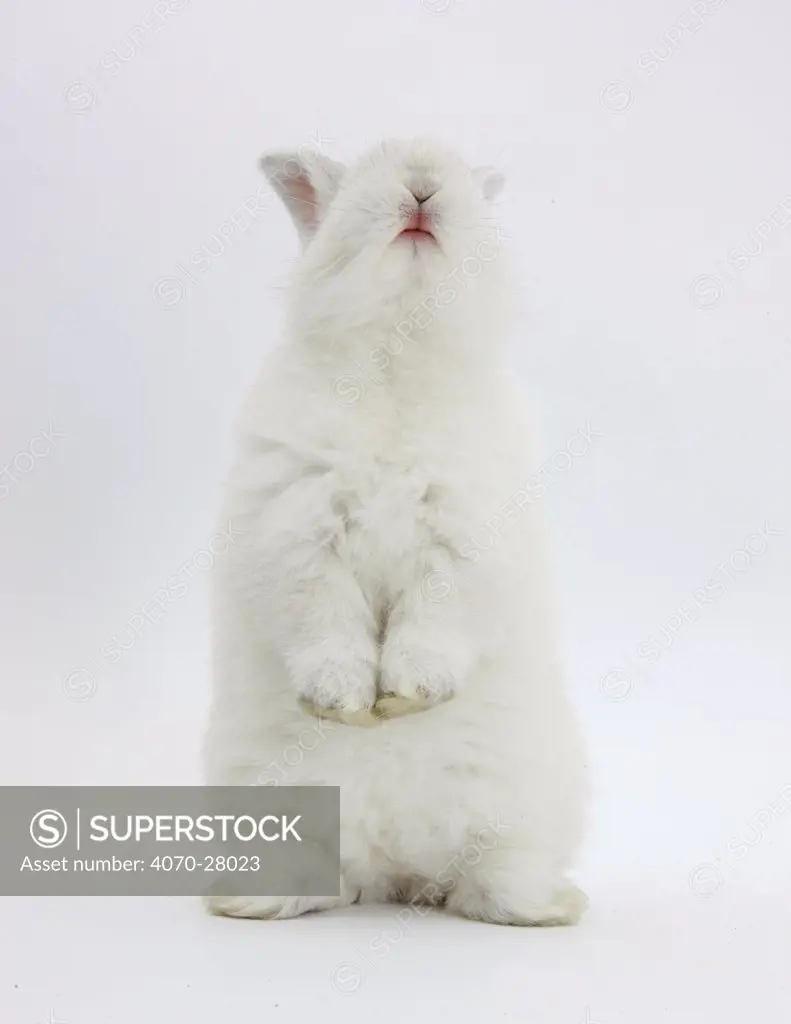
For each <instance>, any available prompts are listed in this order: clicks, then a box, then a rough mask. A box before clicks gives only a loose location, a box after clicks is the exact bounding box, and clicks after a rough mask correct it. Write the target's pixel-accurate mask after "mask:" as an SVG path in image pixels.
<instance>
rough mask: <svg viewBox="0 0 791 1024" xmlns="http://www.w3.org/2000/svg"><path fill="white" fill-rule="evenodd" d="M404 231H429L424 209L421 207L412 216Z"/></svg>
mask: <svg viewBox="0 0 791 1024" xmlns="http://www.w3.org/2000/svg"><path fill="white" fill-rule="evenodd" d="M403 230H404V231H428V220H427V219H426V215H425V214H424V213H423V207H422V206H419V207H418V208H417V210H415V212H414V213H413V214H412V215H411V216H410V218H409V220H408V221H407V222H406V224H405V225H404V228H403Z"/></svg>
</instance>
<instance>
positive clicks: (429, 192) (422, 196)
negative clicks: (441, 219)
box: [407, 181, 438, 203]
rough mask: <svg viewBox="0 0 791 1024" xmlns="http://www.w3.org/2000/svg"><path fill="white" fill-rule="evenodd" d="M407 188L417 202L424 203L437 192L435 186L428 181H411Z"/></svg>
mask: <svg viewBox="0 0 791 1024" xmlns="http://www.w3.org/2000/svg"><path fill="white" fill-rule="evenodd" d="M407 188H408V189H409V191H410V192H411V193H412V195H413V196H414V197H415V199H417V201H418V203H425V202H426V200H427V199H431V197H432V196H433V195H435V194H436V193H437V192H438V188H437V186H436V185H434V184H433V183H431V182H428V181H412V182H410V183H409V185H407Z"/></svg>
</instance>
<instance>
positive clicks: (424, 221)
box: [398, 207, 436, 242]
mask: <svg viewBox="0 0 791 1024" xmlns="http://www.w3.org/2000/svg"><path fill="white" fill-rule="evenodd" d="M398 238H406V239H409V240H412V241H414V242H421V241H432V242H436V238H435V237H434V232H433V231H432V230H431V225H430V223H429V218H428V217H427V215H426V212H425V211H424V210H422V209H421V208H420V207H418V209H417V210H415V211H413V212H412V213H411V214H410V215H409V217H408V218H407V220H406V222H405V223H404V226H403V228H402V229H401V231H400V232H399V233H398Z"/></svg>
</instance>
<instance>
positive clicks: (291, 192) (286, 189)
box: [279, 161, 319, 236]
mask: <svg viewBox="0 0 791 1024" xmlns="http://www.w3.org/2000/svg"><path fill="white" fill-rule="evenodd" d="M279 183H280V187H281V189H282V195H283V199H284V201H285V203H286V206H288V208H289V210H290V211H291V216H292V217H293V218H294V220H295V222H296V224H297V229H298V230H299V232H300V233H301V234H302V235H306V236H310V235H312V234H313V232H314V231H315V230H316V225H317V224H318V221H319V209H318V193H317V192H316V189H315V188H314V186H313V184H312V183H311V180H310V177H309V176H308V173H307V171H306V170H305V168H304V167H299V166H298V165H297V163H296V162H295V161H288V162H287V163H286V165H285V167H284V168H283V173H282V174H281V176H280V177H279Z"/></svg>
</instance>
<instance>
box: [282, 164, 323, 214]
mask: <svg viewBox="0 0 791 1024" xmlns="http://www.w3.org/2000/svg"><path fill="white" fill-rule="evenodd" d="M286 187H287V188H288V191H289V192H290V193H291V196H292V198H293V199H294V200H296V202H298V203H299V204H300V205H302V206H305V207H312V210H311V209H306V210H305V211H304V213H303V216H304V217H305V218H306V219H308V220H315V217H316V214H315V210H316V206H317V205H318V199H317V196H316V189H315V188H314V187H313V186H312V185H311V183H310V179H309V178H308V176H307V174H305V173H304V172H301V173H300V174H298V175H295V176H294V177H293V178H289V179H288V180H287V182H286Z"/></svg>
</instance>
